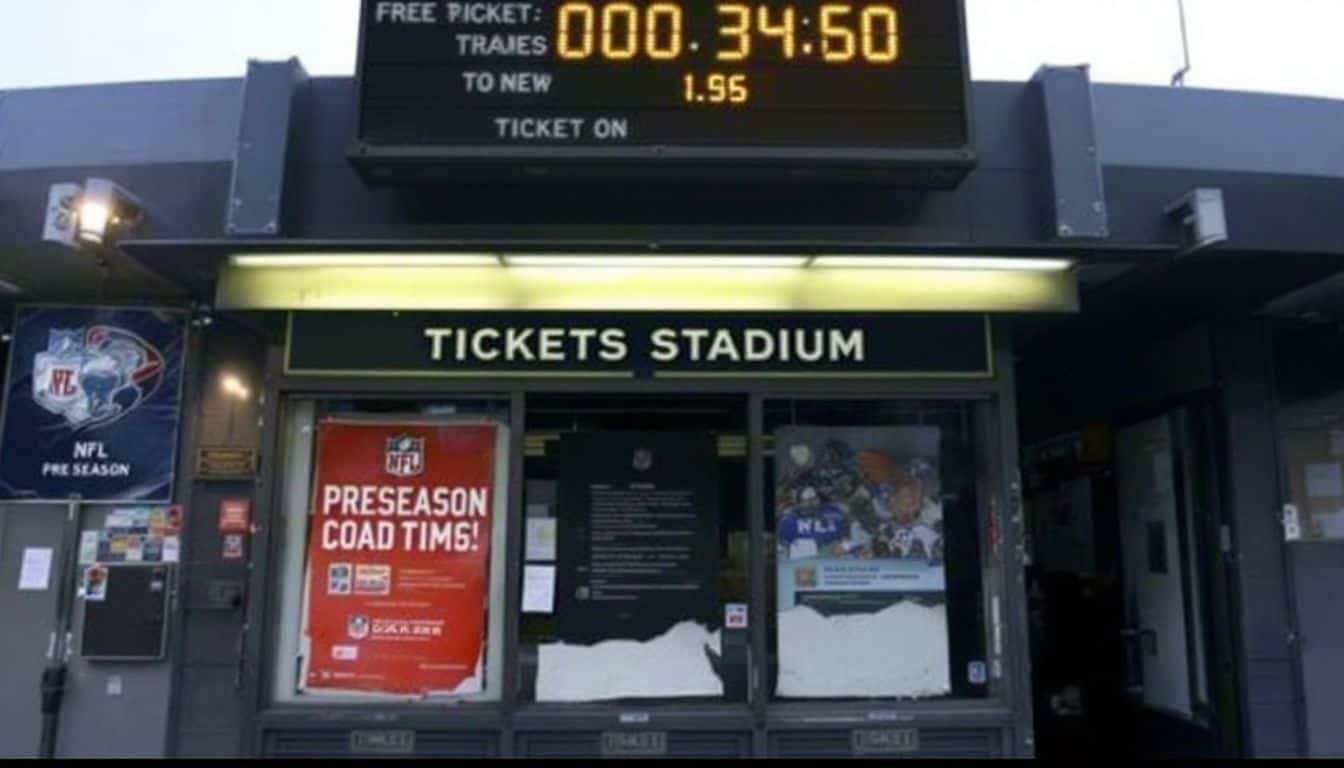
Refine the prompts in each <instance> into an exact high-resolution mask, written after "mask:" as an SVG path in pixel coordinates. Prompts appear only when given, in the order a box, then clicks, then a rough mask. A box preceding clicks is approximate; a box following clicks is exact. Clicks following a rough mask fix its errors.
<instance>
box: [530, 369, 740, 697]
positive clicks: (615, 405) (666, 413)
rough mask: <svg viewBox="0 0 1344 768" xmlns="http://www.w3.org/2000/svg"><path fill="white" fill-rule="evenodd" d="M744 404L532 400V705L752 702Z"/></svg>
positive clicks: (734, 400) (732, 400)
mask: <svg viewBox="0 0 1344 768" xmlns="http://www.w3.org/2000/svg"><path fill="white" fill-rule="evenodd" d="M746 406H747V401H746V398H745V397H699V398H690V397H687V398H668V397H644V398H640V397H612V396H573V397H571V396H553V397H542V396H538V397H533V398H529V403H528V412H527V424H528V436H527V440H526V453H527V458H526V463H525V465H524V466H525V476H526V496H525V499H526V504H525V507H526V516H527V519H526V536H527V542H526V556H525V558H523V559H524V560H525V562H523V563H520V564H519V567H521V568H523V570H524V573H523V578H522V580H521V581H522V584H523V594H522V597H521V602H520V604H519V610H520V611H521V614H522V615H521V624H520V647H519V658H518V664H519V685H520V691H519V693H520V699H521V700H523V701H525V702H534V703H538V704H563V703H593V702H617V701H639V700H645V701H647V700H663V701H684V702H745V701H746V700H747V697H748V692H747V687H748V680H749V675H748V669H747V661H748V652H747V648H748V645H749V634H748V632H747V630H746V627H745V626H740V627H730V626H725V615H726V612H727V611H729V610H732V606H744V605H746V603H747V602H748V600H749V595H750V585H749V572H750V571H749V557H750V554H749V553H750V550H749V541H748V533H747V531H748V518H747V513H748V501H747V487H748V486H747V455H746V444H747V441H746V426H747V425H746V414H747V407H746Z"/></svg>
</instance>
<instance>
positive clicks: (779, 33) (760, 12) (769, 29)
mask: <svg viewBox="0 0 1344 768" xmlns="http://www.w3.org/2000/svg"><path fill="white" fill-rule="evenodd" d="M780 16H781V18H780V20H779V23H777V24H775V23H771V21H770V6H768V5H762V6H761V7H760V8H757V9H756V28H757V29H759V30H760V31H761V35H762V36H763V37H778V38H779V43H780V46H781V48H782V49H783V53H784V58H785V59H792V58H793V52H794V51H795V50H796V46H797V42H796V41H797V25H796V19H797V14H796V13H795V12H794V9H793V7H792V6H790V7H787V8H784V9H783V10H782V12H781V14H780Z"/></svg>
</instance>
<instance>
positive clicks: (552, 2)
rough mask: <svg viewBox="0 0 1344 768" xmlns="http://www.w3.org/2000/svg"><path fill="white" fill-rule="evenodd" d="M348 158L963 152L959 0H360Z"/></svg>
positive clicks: (905, 158)
mask: <svg viewBox="0 0 1344 768" xmlns="http://www.w3.org/2000/svg"><path fill="white" fill-rule="evenodd" d="M363 14H364V15H363V24H362V40H361V44H360V65H359V103H358V110H359V115H358V136H357V144H356V151H355V158H356V159H357V160H359V159H360V158H364V159H370V158H377V157H384V158H401V159H412V158H415V157H421V158H436V159H452V158H458V159H464V160H487V159H492V158H493V159H500V158H503V159H508V158H513V159H518V160H523V161H546V160H556V161H571V162H574V161H579V162H581V161H586V160H636V161H644V162H646V163H647V162H659V163H664V164H666V163H677V162H683V161H693V162H700V163H722V162H733V161H744V160H745V161H775V160H778V161H782V162H784V163H785V164H789V163H794V164H801V165H807V164H810V163H822V164H824V163H826V162H847V163H882V162H887V163H894V164H903V163H904V164H925V165H939V164H944V165H957V166H969V165H970V163H971V161H972V160H973V152H972V151H971V143H972V142H971V137H970V129H969V122H970V120H969V113H970V109H969V94H968V91H969V82H968V77H967V64H966V43H965V24H964V7H963V3H962V0H860V1H858V2H824V1H823V0H783V1H780V0H770V1H769V2H713V1H712V0H680V1H679V2H673V1H669V0H611V1H607V0H587V1H584V2H567V1H562V0H536V1H534V2H448V1H444V0H436V1H432V2H427V1H421V2H397V1H393V0H364V7H363Z"/></svg>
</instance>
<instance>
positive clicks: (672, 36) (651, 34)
mask: <svg viewBox="0 0 1344 768" xmlns="http://www.w3.org/2000/svg"><path fill="white" fill-rule="evenodd" d="M646 17H647V23H646V27H647V30H646V32H645V34H646V35H647V38H646V39H645V41H644V50H645V51H646V52H647V53H648V54H649V58H650V59H653V60H654V61H671V60H672V59H675V58H677V57H678V56H680V55H681V47H682V45H683V42H682V41H683V33H682V12H681V7H680V6H677V5H673V4H672V3H654V4H653V5H650V6H649V10H648V11H647V13H646ZM664 40H665V41H666V44H664V43H663V41H664Z"/></svg>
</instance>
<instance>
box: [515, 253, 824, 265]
mask: <svg viewBox="0 0 1344 768" xmlns="http://www.w3.org/2000/svg"><path fill="white" fill-rule="evenodd" d="M807 262H808V257H806V256H711V255H703V256H702V255H696V256H622V255H610V256H603V255H600V254H593V255H580V256H569V255H526V256H505V257H504V263H505V264H506V265H508V266H510V267H521V268H537V267H542V268H562V269H649V268H652V269H799V268H801V267H805V266H807Z"/></svg>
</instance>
